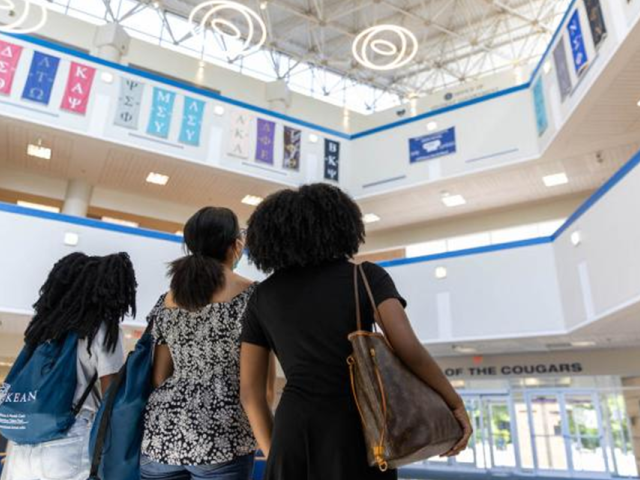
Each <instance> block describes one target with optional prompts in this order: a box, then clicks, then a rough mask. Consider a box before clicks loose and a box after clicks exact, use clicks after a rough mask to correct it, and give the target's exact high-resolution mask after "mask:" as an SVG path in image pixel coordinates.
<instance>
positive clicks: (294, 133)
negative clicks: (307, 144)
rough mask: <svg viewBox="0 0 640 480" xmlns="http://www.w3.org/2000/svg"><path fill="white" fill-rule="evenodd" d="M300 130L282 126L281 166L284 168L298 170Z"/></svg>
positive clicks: (300, 142)
mask: <svg viewBox="0 0 640 480" xmlns="http://www.w3.org/2000/svg"><path fill="white" fill-rule="evenodd" d="M301 144H302V131H301V130H298V129H296V128H291V127H284V160H283V162H282V167H283V168H284V169H286V170H300V146H301Z"/></svg>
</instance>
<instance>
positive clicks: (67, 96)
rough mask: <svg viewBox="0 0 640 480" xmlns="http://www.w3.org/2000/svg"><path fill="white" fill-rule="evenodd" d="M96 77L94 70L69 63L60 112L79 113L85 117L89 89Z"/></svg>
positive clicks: (89, 93)
mask: <svg viewBox="0 0 640 480" xmlns="http://www.w3.org/2000/svg"><path fill="white" fill-rule="evenodd" d="M95 75H96V69H95V68H91V67H87V66H86V65H80V64H79V63H75V62H71V68H70V69H69V80H67V88H66V89H65V91H64V97H62V106H61V107H60V108H61V109H62V110H67V111H69V112H74V113H79V114H81V115H85V114H86V113H87V106H88V105H89V96H90V95H91V87H92V86H93V79H94V77H95Z"/></svg>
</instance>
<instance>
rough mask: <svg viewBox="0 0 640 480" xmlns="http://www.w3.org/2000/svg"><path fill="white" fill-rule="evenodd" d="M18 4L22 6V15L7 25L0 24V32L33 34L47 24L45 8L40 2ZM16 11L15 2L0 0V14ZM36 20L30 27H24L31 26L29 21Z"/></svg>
mask: <svg viewBox="0 0 640 480" xmlns="http://www.w3.org/2000/svg"><path fill="white" fill-rule="evenodd" d="M20 3H21V4H24V7H23V9H22V13H21V14H19V15H17V17H16V18H15V19H13V20H12V21H11V22H9V23H8V24H0V32H7V33H33V32H36V31H38V30H40V29H41V28H42V27H43V26H44V25H45V23H47V7H46V6H45V4H44V3H43V2H42V0H21V1H20ZM16 10H18V8H17V5H16V2H15V1H13V0H0V13H3V12H16ZM33 12H36V13H33ZM36 18H37V22H35V23H34V24H32V25H31V26H25V25H27V24H31V21H32V20H35V19H36Z"/></svg>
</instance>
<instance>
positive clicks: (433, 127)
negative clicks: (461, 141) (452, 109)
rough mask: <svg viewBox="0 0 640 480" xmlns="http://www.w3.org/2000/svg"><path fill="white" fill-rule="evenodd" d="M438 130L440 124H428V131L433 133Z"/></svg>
mask: <svg viewBox="0 0 640 480" xmlns="http://www.w3.org/2000/svg"><path fill="white" fill-rule="evenodd" d="M437 129H438V122H429V123H427V131H429V132H433V131H435V130H437Z"/></svg>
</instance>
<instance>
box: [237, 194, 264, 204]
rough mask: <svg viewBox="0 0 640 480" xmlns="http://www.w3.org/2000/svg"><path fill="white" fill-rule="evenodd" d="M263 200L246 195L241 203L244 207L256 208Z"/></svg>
mask: <svg viewBox="0 0 640 480" xmlns="http://www.w3.org/2000/svg"><path fill="white" fill-rule="evenodd" d="M263 200H264V198H262V197H257V196H255V195H247V196H245V197H244V198H243V199H242V203H244V204H245V205H251V206H252V207H257V206H258V205H260V204H261V203H262V201H263Z"/></svg>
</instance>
